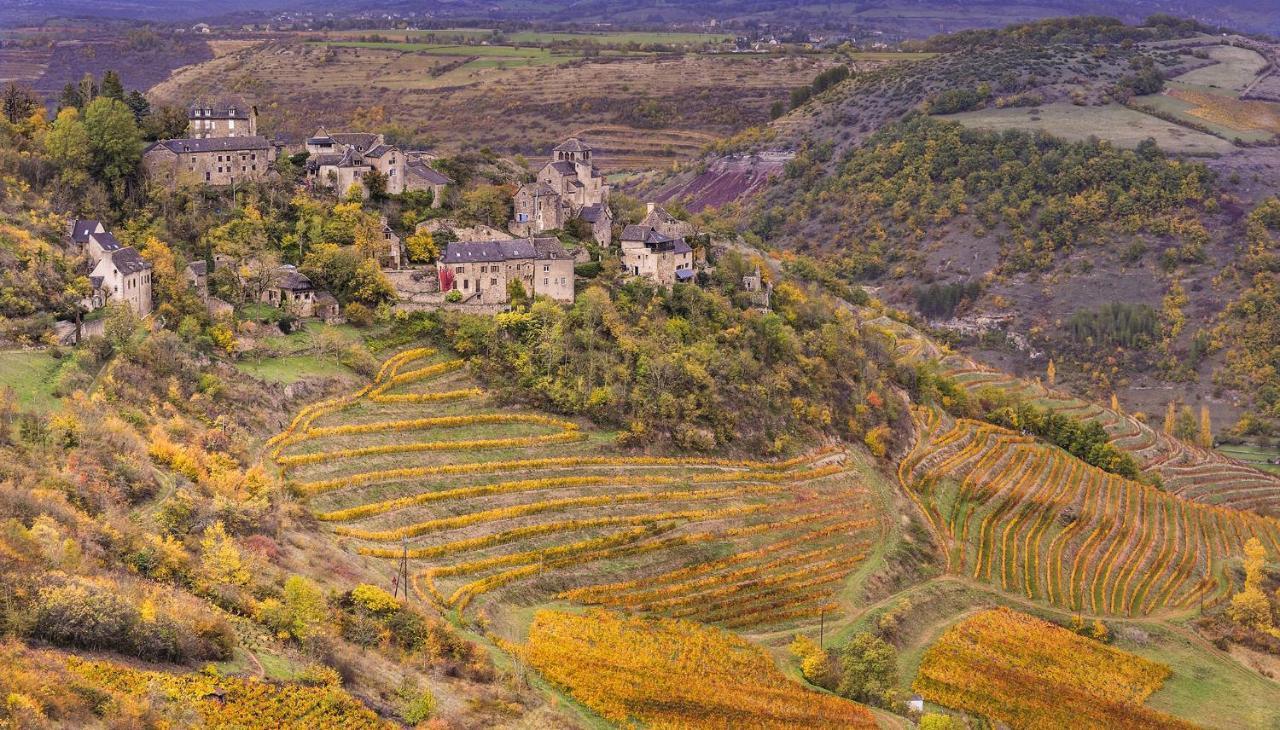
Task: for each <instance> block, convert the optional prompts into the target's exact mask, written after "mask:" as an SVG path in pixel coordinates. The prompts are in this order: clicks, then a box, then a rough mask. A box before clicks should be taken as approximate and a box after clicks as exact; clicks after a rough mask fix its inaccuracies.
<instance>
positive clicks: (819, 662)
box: [789, 634, 835, 689]
mask: <svg viewBox="0 0 1280 730" xmlns="http://www.w3.org/2000/svg"><path fill="white" fill-rule="evenodd" d="M789 648H790V649H791V654H792V656H794V657H795V658H796V659H799V660H800V673H801V674H803V675H804V678H805V679H807V680H809V681H810V682H812V683H813V684H815V685H817V686H819V687H826V688H828V689H830V688H831V686H832V685H833V681H832V680H834V679H835V678H834V677H833V676H832V672H831V669H832V667H831V658H830V656H829V655H828V654H827V652H826V650H825V649H823V648H822V647H820V646H818V642H816V641H814V640H813V639H810V638H809V637H807V636H805V635H803V634H796V638H795V640H794V641H792V642H791V646H790V647H789Z"/></svg>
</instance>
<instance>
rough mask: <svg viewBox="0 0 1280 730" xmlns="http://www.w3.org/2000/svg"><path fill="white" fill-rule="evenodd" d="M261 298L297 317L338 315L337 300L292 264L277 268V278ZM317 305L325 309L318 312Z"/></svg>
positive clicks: (329, 316)
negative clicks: (330, 309) (317, 286)
mask: <svg viewBox="0 0 1280 730" xmlns="http://www.w3.org/2000/svg"><path fill="white" fill-rule="evenodd" d="M261 300H262V301H263V302H266V303H267V304H273V305H275V306H277V307H280V308H281V309H284V310H286V311H288V312H289V313H290V314H292V315H294V316H296V317H312V316H322V317H324V318H325V319H329V318H331V317H336V316H337V300H333V298H332V296H330V295H329V294H328V293H327V292H325V291H324V290H322V289H317V288H316V286H315V285H314V284H312V283H311V279H310V278H308V277H307V275H306V274H304V273H302V272H301V271H298V268H297V267H296V266H292V265H290V264H285V265H283V266H281V267H280V268H278V269H277V270H276V274H275V278H274V280H273V281H272V282H271V286H269V287H267V288H266V289H264V290H263V292H262V296H261ZM331 300H332V301H331ZM317 306H322V307H324V308H325V311H322V312H321V313H320V314H317V313H316V308H317ZM329 308H332V311H329Z"/></svg>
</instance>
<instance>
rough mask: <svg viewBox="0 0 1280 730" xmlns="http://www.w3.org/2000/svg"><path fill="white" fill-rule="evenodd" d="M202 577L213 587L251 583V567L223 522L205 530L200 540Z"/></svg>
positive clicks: (218, 522)
mask: <svg viewBox="0 0 1280 730" xmlns="http://www.w3.org/2000/svg"><path fill="white" fill-rule="evenodd" d="M200 577H201V578H202V579H203V580H204V581H205V582H206V583H208V584H209V585H211V586H243V585H247V584H248V583H249V578H250V573H249V567H248V564H247V563H246V561H245V559H244V557H243V556H242V555H241V554H240V548H238V547H236V543H235V541H234V540H233V539H232V538H231V536H230V535H228V534H227V530H226V528H225V527H224V526H223V524H222V521H221V520H219V521H217V522H215V523H213V525H211V526H209V527H207V528H205V531H204V536H203V537H201V538H200Z"/></svg>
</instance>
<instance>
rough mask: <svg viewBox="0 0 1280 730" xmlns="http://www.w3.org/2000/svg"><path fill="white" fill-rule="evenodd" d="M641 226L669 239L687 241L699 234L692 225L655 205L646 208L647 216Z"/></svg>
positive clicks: (650, 204)
mask: <svg viewBox="0 0 1280 730" xmlns="http://www.w3.org/2000/svg"><path fill="white" fill-rule="evenodd" d="M640 225H642V226H646V227H648V228H652V229H654V230H656V231H657V232H658V233H661V234H662V235H664V236H667V237H669V238H686V239H687V238H688V237H690V236H692V235H694V234H695V233H697V231H696V230H695V229H694V227H693V224H692V223H689V222H687V221H682V220H680V219H679V218H676V217H675V216H673V215H671V214H670V213H668V212H667V211H666V210H664V209H663V208H661V207H659V206H657V205H655V204H653V203H649V204H648V205H647V206H646V211H645V216H644V219H643V220H641V221H640Z"/></svg>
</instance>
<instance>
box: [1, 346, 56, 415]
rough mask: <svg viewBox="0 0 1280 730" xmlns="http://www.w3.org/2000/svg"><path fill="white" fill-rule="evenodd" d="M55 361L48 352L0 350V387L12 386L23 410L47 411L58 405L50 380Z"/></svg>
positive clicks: (54, 368) (54, 371) (54, 370)
mask: <svg viewBox="0 0 1280 730" xmlns="http://www.w3.org/2000/svg"><path fill="white" fill-rule="evenodd" d="M58 367H59V362H58V361H57V360H55V359H54V358H53V356H52V355H50V354H49V353H48V352H40V351H27V350H12V351H7V352H0V388H2V387H5V386H8V387H10V388H13V390H14V393H15V394H16V395H17V397H18V405H19V407H21V408H22V409H23V410H31V411H50V410H52V409H53V408H55V407H56V406H57V405H58V399H57V398H56V397H55V396H54V395H53V381H54V378H55V377H56V376H57V373H58Z"/></svg>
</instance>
